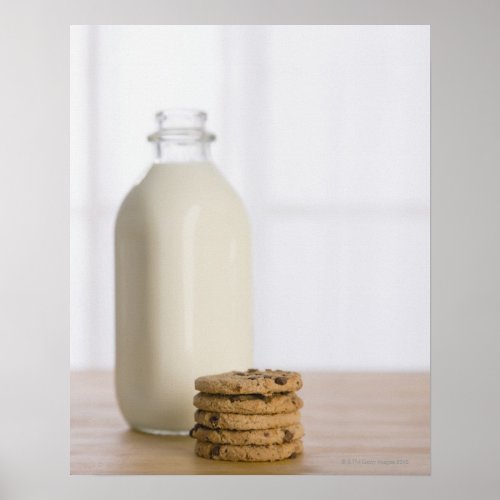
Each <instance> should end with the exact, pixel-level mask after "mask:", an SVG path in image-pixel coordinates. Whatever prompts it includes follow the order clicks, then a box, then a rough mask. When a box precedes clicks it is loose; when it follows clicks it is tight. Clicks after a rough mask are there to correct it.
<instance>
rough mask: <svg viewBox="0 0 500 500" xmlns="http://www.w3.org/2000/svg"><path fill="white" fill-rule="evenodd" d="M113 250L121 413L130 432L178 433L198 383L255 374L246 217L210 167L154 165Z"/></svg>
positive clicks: (127, 204)
mask: <svg viewBox="0 0 500 500" xmlns="http://www.w3.org/2000/svg"><path fill="white" fill-rule="evenodd" d="M115 241H116V255H115V257H116V391H117V397H118V402H119V406H120V409H121V411H122V413H123V415H124V417H125V419H126V420H127V422H128V423H129V425H130V426H131V427H133V428H136V429H139V430H143V431H146V432H153V433H177V432H185V431H187V430H188V429H189V428H190V427H191V426H192V425H193V423H194V419H193V414H194V410H195V408H194V406H193V401H192V400H193V396H194V394H195V390H194V380H195V378H196V377H198V376H200V375H206V374H210V373H218V372H223V371H228V370H244V369H246V368H248V367H250V366H251V365H252V333H251V266H250V228H249V222H248V218H247V215H246V212H245V209H244V207H243V205H242V203H241V201H240V199H239V198H238V196H237V195H236V193H235V192H234V191H233V190H232V188H231V187H230V186H229V184H228V183H227V182H226V181H225V180H224V179H223V177H222V176H221V175H220V173H219V172H218V170H217V169H216V167H215V166H214V165H213V164H211V163H210V162H183V163H164V164H155V165H153V166H152V168H151V169H150V171H149V172H148V173H147V175H146V176H145V178H144V179H143V180H142V182H141V183H140V184H138V185H137V186H135V187H134V188H133V189H132V191H131V192H130V193H129V194H128V196H127V197H126V198H125V200H124V202H123V204H122V206H121V208H120V211H119V214H118V218H117V221H116V234H115Z"/></svg>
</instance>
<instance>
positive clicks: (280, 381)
mask: <svg viewBox="0 0 500 500" xmlns="http://www.w3.org/2000/svg"><path fill="white" fill-rule="evenodd" d="M287 382H288V379H287V378H286V377H276V378H275V379H274V383H275V384H278V385H285V384H286V383H287Z"/></svg>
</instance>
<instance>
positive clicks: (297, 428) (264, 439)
mask: <svg viewBox="0 0 500 500" xmlns="http://www.w3.org/2000/svg"><path fill="white" fill-rule="evenodd" d="M189 435H190V436H191V437H192V438H195V439H197V440H198V441H202V442H204V443H213V444H232V445H238V446H243V445H250V444H251V445H259V446H266V445H270V444H283V443H291V442H292V441H296V440H297V439H300V438H302V437H303V436H304V429H303V427H302V425H301V424H296V425H289V426H286V427H278V428H276V429H263V430H251V431H232V430H225V429H209V428H208V427H205V426H203V425H200V424H196V425H195V426H194V427H193V428H192V429H191V431H190V432H189Z"/></svg>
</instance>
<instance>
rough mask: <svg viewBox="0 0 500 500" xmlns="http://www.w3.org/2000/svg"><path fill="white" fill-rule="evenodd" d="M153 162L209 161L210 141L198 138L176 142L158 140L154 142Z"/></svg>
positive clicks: (210, 158) (210, 159)
mask: <svg viewBox="0 0 500 500" xmlns="http://www.w3.org/2000/svg"><path fill="white" fill-rule="evenodd" d="M155 150H156V158H155V164H162V163H205V162H211V161H212V157H211V154H210V143H209V142H205V141H200V140H195V141H183V142H177V141H172V140H163V141H158V142H156V144H155Z"/></svg>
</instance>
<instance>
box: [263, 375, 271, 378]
mask: <svg viewBox="0 0 500 500" xmlns="http://www.w3.org/2000/svg"><path fill="white" fill-rule="evenodd" d="M264 378H273V377H271V375H264Z"/></svg>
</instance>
